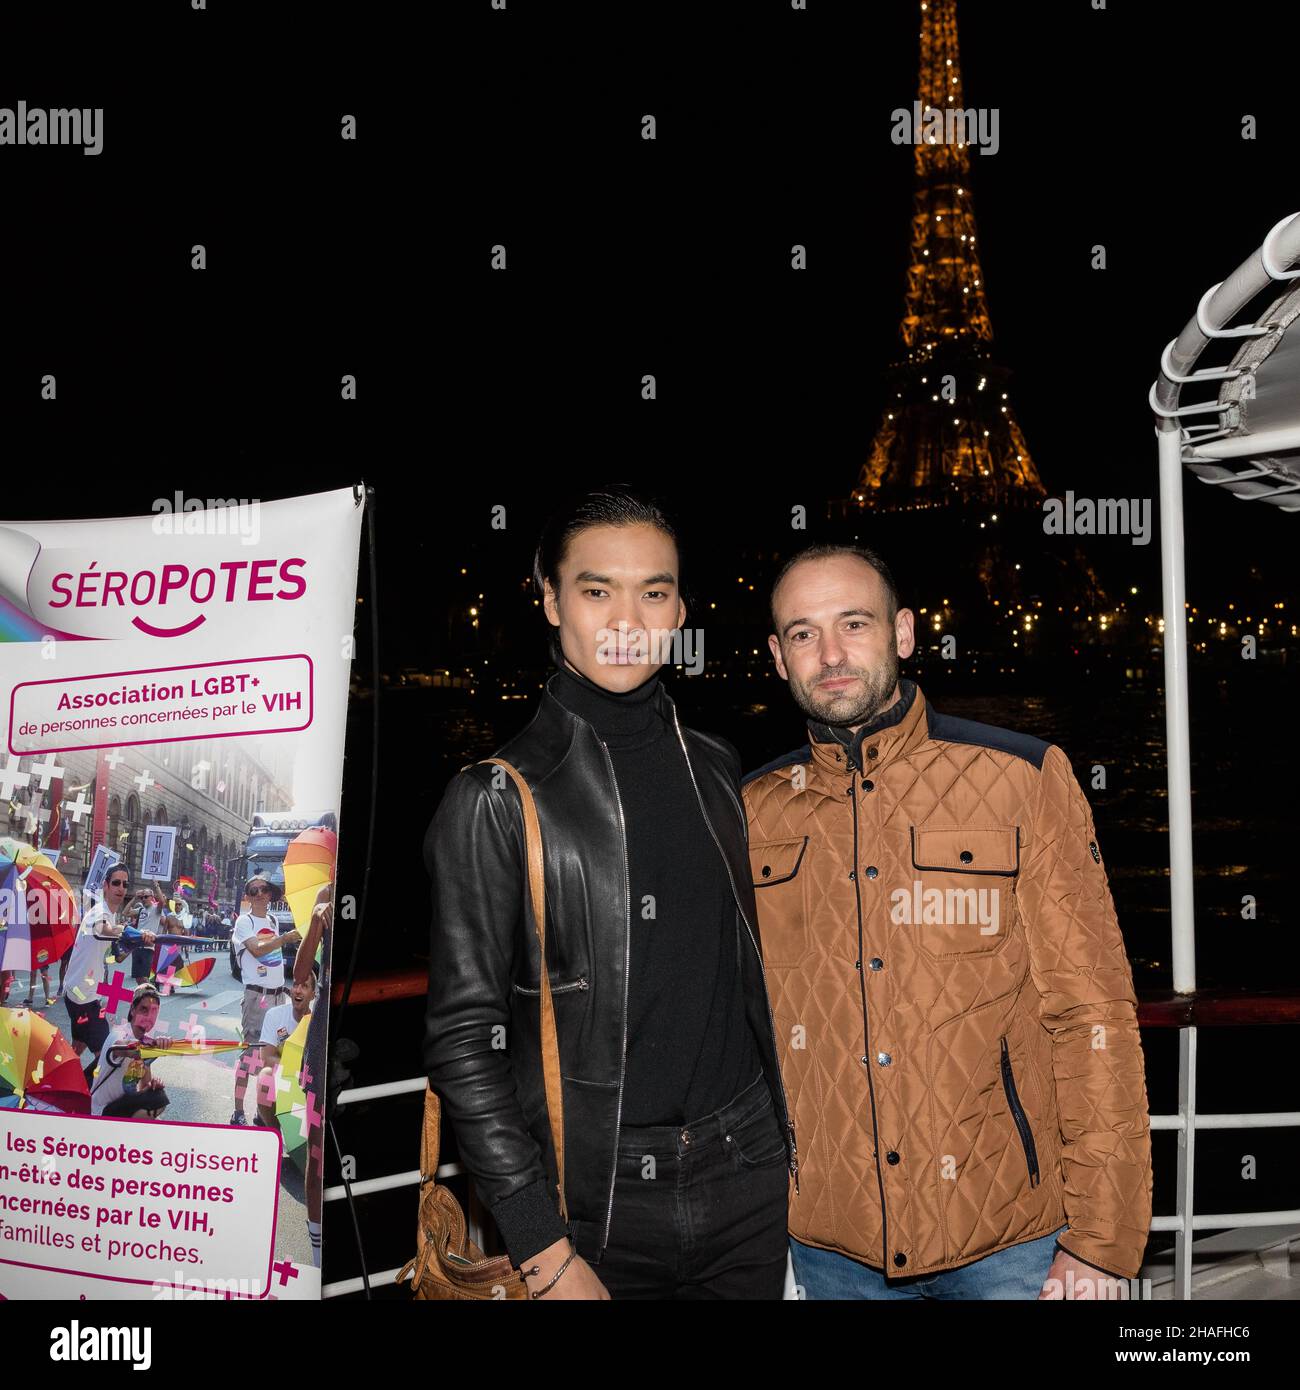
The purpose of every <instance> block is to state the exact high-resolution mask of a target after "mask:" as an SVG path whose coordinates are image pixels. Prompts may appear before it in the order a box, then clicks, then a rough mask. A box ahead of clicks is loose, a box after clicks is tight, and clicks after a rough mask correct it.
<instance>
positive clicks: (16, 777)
mask: <svg viewBox="0 0 1300 1390" xmlns="http://www.w3.org/2000/svg"><path fill="white" fill-rule="evenodd" d="M18 762H19V755H18V754H17V753H11V754H10V755H9V766H8V767H6V768H4V769H3V770H0V796H2V797H3V798H4V799H5V800H6V801H8V800H9V798H10V797H11V796H13V794H14V788H15V787H25V786H27V784H28V783H29V782H30V781H31V780H32V774H31V773H30V772H19V771H18Z"/></svg>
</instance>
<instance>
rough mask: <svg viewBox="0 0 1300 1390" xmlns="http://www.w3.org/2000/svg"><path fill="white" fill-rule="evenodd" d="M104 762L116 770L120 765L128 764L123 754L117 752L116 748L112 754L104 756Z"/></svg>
mask: <svg viewBox="0 0 1300 1390" xmlns="http://www.w3.org/2000/svg"><path fill="white" fill-rule="evenodd" d="M104 761H105V762H106V763H107V764H108V765H109V767H113V768H115V767H116V766H117V765H118V763H124V762H126V759H125V758H124V757H123V756H122V755H121V753H119V752H118V751H117V749H116V748H114V749H113V751H112V752H111V753H105V754H104Z"/></svg>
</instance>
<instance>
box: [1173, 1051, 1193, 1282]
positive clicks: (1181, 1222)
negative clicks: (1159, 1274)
mask: <svg viewBox="0 0 1300 1390" xmlns="http://www.w3.org/2000/svg"><path fill="white" fill-rule="evenodd" d="M1178 1115H1179V1118H1180V1119H1181V1120H1182V1122H1183V1125H1182V1128H1181V1129H1180V1130H1179V1131H1178V1182H1177V1186H1176V1188H1175V1190H1174V1203H1175V1205H1174V1212H1175V1214H1176V1215H1177V1217H1178V1230H1177V1232H1176V1233H1175V1235H1174V1297H1175V1298H1177V1299H1190V1298H1191V1296H1192V1240H1193V1237H1194V1235H1195V1232H1194V1231H1193V1229H1192V1213H1193V1212H1194V1211H1195V1209H1196V1208H1195V1202H1194V1189H1195V1186H1196V1029H1195V1027H1189V1028H1180V1029H1179V1030H1178Z"/></svg>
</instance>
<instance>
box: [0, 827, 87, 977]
mask: <svg viewBox="0 0 1300 1390" xmlns="http://www.w3.org/2000/svg"><path fill="white" fill-rule="evenodd" d="M0 887H3V888H5V889H8V890H9V891H8V892H7V893H5V894H4V895H3V896H2V897H0V922H3V923H4V924H5V926H6V928H7V930H6V931H5V933H4V937H5V943H4V944H5V949H4V962H3V968H4V969H6V970H39V969H42V968H46V967H48V966H50V965H53V964H54V962H55V961H57V960H58V959H59V957H60V956H62V955H63V953H64V952H65V951H66V950H67V949H68V947H69V946H71V945H72V942H73V940H74V938H75V937H76V935H77V925H78V923H79V922H80V921H81V914H80V913H79V912H78V911H77V898H76V894H75V893H74V892H73V891H72V886H71V885H70V884H69V883H68V880H67V879H66V878H64V877H63V875H62V874H61V873H60V872H59V871H58V869H56V868H55V867H54V863H53V861H52V860H51V859H50V857H49V855H47V854H44V853H42V852H41V851H40V850H38V849H33V847H32V846H31V845H28V844H24V843H23V842H22V841H21V840H15V839H13V838H12V837H11V836H4V837H3V838H0ZM20 941H21V942H22V943H24V945H25V947H26V949H25V950H23V949H21V948H20V946H19V942H20ZM23 957H25V958H23Z"/></svg>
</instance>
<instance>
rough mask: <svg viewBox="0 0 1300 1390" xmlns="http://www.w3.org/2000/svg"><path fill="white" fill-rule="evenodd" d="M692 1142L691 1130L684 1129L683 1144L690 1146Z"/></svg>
mask: <svg viewBox="0 0 1300 1390" xmlns="http://www.w3.org/2000/svg"><path fill="white" fill-rule="evenodd" d="M690 1142H691V1132H690V1130H689V1129H684V1130H682V1143H683V1144H689V1143H690Z"/></svg>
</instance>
